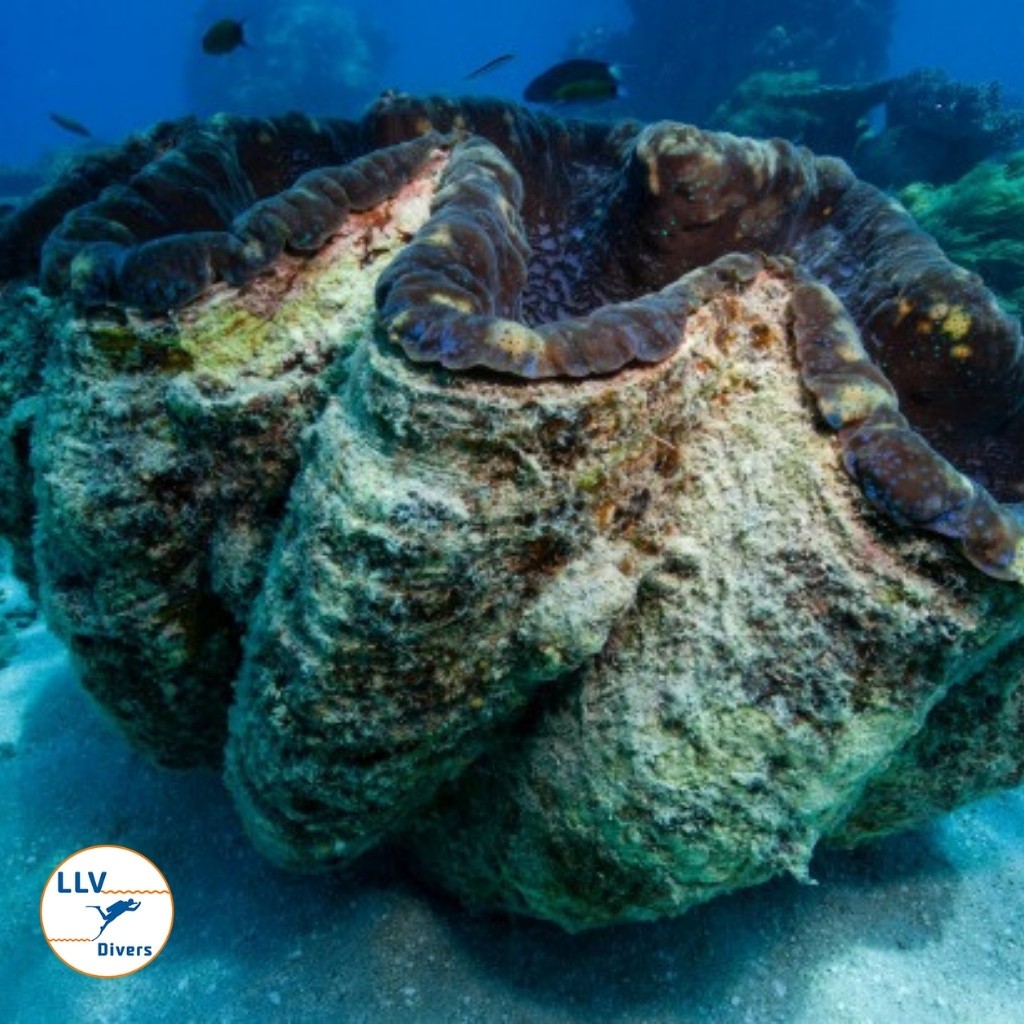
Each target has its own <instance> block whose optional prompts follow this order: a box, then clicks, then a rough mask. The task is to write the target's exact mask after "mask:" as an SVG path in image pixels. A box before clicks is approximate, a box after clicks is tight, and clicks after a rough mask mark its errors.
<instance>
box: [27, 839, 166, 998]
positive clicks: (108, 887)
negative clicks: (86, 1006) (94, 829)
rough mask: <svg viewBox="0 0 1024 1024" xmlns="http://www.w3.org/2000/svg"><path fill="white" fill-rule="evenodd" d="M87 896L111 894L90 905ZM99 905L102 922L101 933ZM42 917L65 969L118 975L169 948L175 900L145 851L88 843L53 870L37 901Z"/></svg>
mask: <svg viewBox="0 0 1024 1024" xmlns="http://www.w3.org/2000/svg"><path fill="white" fill-rule="evenodd" d="M83 896H86V897H87V898H88V896H92V897H93V898H95V897H97V896H100V897H103V896H107V897H114V898H113V899H100V900H98V901H97V902H94V903H87V902H86V901H85V899H83V898H82V897H83ZM94 910H95V911H96V913H97V914H99V916H100V919H101V921H102V924H101V925H100V929H99V931H98V932H97V931H96V917H95V916H94V915H93V913H92V911H94ZM39 922H40V924H41V925H42V928H43V935H44V936H45V937H46V941H47V943H48V944H49V946H50V949H52V950H53V952H54V953H55V954H56V955H57V956H58V957H59V958H60V959H61V960H63V961H64V963H66V964H67V965H68V967H71V968H73V969H74V970H76V971H79V972H81V973H82V974H90V975H92V976H93V977H97V978H119V977H121V976H122V975H125V974H133V973H134V972H135V971H138V970H141V969H142V968H143V967H145V966H146V964H148V963H151V962H152V961H153V960H154V959H155V958H156V957H157V956H158V955H159V953H160V951H161V950H162V949H163V948H164V945H165V943H166V942H167V939H168V937H169V936H170V934H171V927H172V926H173V924H174V900H173V898H172V896H171V890H170V887H169V886H168V885H167V879H166V878H164V876H163V874H162V872H161V871H160V869H159V868H158V867H157V866H156V865H155V864H154V863H153V862H152V861H151V860H149V859H148V858H147V857H144V856H143V855H142V854H141V853H138V852H137V851H136V850H130V849H129V848H128V847H126V846H89V847H86V848H85V849H84V850H79V851H78V852H77V853H73V854H72V855H71V856H70V857H68V858H67V859H66V860H65V861H63V862H62V863H61V864H58V865H57V867H56V868H55V869H54V871H53V874H52V875H50V878H49V880H48V881H47V883H46V886H45V888H44V889H43V896H42V899H41V900H40V901H39ZM112 926H113V927H112ZM108 928H110V929H111V930H110V932H109V933H108V934H106V935H105V934H104V933H105V932H106V931H107V929H108Z"/></svg>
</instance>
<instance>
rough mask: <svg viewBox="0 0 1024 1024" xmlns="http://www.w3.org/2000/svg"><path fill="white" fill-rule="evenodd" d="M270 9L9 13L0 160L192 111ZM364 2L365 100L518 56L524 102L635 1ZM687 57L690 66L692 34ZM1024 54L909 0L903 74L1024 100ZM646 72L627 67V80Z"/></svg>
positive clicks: (24, 158)
mask: <svg viewBox="0 0 1024 1024" xmlns="http://www.w3.org/2000/svg"><path fill="white" fill-rule="evenodd" d="M261 6H262V5H261V4H259V3H258V0H234V2H232V0H218V2H217V3H216V4H215V5H211V4H210V3H207V2H204V0H188V2H184V3H183V2H181V0H148V2H147V3H145V4H124V3H110V2H107V3H103V2H98V3H89V4H83V3H78V2H77V0H34V2H31V3H18V4H14V3H13V2H12V3H8V4H6V5H5V9H4V31H3V32H2V33H0V72H2V81H3V83H4V84H3V89H2V92H0V164H24V163H31V162H34V161H36V160H38V159H39V158H40V157H42V156H43V155H44V154H46V153H47V152H49V151H52V150H54V149H60V148H64V147H67V146H69V145H79V144H80V143H78V142H77V141H76V140H75V139H74V138H73V137H71V136H69V135H67V134H66V133H65V132H63V131H62V130H61V129H60V128H58V127H57V126H55V125H54V124H53V123H52V122H50V120H49V118H48V114H49V113H50V112H51V111H57V112H60V113H62V114H66V115H68V116H70V117H73V118H75V119H77V120H79V121H81V122H82V123H83V124H86V125H88V126H89V127H90V128H91V130H92V131H93V133H94V134H95V135H96V136H97V137H99V138H101V139H104V140H116V139H118V138H120V137H122V136H124V135H125V134H126V133H128V132H131V131H133V130H135V129H138V128H142V127H145V126H147V125H149V124H151V123H152V122H154V121H156V120H159V119H162V118H169V117H177V116H180V115H182V114H185V113H189V112H192V110H193V107H194V104H190V102H189V99H188V91H187V89H186V68H187V67H188V64H189V62H190V61H194V60H195V59H196V57H197V54H198V53H199V39H200V38H201V35H202V30H203V27H204V26H205V25H206V24H208V23H209V20H211V18H210V15H207V17H206V19H205V20H204V18H203V16H202V14H201V12H202V11H211V10H212V11H214V12H215V13H214V15H213V16H214V17H221V16H236V17H242V18H245V17H247V15H248V14H249V13H250V12H251V11H254V10H256V9H257V8H259V7H261ZM296 6H299V5H296ZM324 6H325V7H331V6H332V5H331V4H329V3H328V4H325V5H324ZM335 6H342V7H343V6H346V5H344V4H339V5H335ZM347 6H349V7H353V6H354V7H356V8H358V7H359V6H360V5H359V4H356V5H352V4H349V5H347ZM362 6H363V8H364V10H366V11H367V12H368V13H367V18H368V20H369V22H370V23H371V24H372V25H373V26H374V28H376V29H377V30H378V31H379V32H380V33H382V35H383V38H384V42H385V54H384V56H383V58H382V59H380V60H379V61H376V62H375V64H374V69H373V75H372V77H371V79H370V80H368V81H367V82H366V83H365V91H366V93H367V94H368V95H372V94H373V93H374V92H375V91H377V90H379V89H383V88H386V87H397V88H401V89H405V90H408V91H433V90H438V89H443V90H448V91H457V90H458V89H459V87H460V85H461V84H462V83H461V81H460V78H461V75H462V74H464V73H465V72H466V71H469V70H471V69H472V68H473V67H475V66H477V65H479V64H481V63H483V62H484V61H486V60H488V59H489V58H491V57H493V56H496V55H497V54H499V53H503V52H507V51H513V52H515V53H516V54H517V60H516V61H515V62H514V63H513V64H511V65H509V66H507V67H506V68H504V69H502V70H501V71H499V72H497V73H495V74H494V75H493V76H490V77H488V78H486V79H485V80H483V81H482V82H481V83H480V85H479V88H485V89H486V90H487V91H490V92H493V93H497V94H499V95H506V96H509V97H516V98H518V97H519V96H520V95H521V92H522V88H523V86H524V85H525V84H526V82H527V81H528V80H529V78H531V77H532V76H533V75H534V74H536V73H538V72H539V71H541V70H543V69H544V68H545V67H546V66H547V65H549V64H551V63H553V62H554V61H556V60H558V59H560V58H561V57H563V56H565V55H566V54H567V52H568V51H569V47H570V45H571V42H572V40H573V38H574V37H575V36H576V35H578V34H579V33H581V32H585V31H588V30H594V29H599V30H600V29H603V30H606V31H609V32H614V31H615V30H617V29H620V28H623V27H624V26H626V25H627V24H628V22H629V14H628V11H627V9H626V4H625V0H588V2H587V3H582V2H581V0H517V2H516V3H515V4H514V6H513V7H512V8H510V9H509V10H510V13H509V14H508V15H499V14H498V13H497V11H498V8H497V7H496V6H494V5H489V4H481V3H478V2H471V0H463V2H461V3H460V2H448V3H432V4H425V3H423V2H421V0H391V2H390V3H388V4H386V5H385V4H373V3H368V2H367V0H362ZM264 27H265V26H263V25H261V24H260V18H259V16H258V14H253V15H252V17H251V19H250V21H249V25H248V29H247V30H248V31H249V33H250V35H251V36H252V39H253V46H254V47H256V46H258V45H260V44H259V42H258V40H259V38H260V33H261V31H262V30H263V28H264ZM679 49H680V51H681V52H680V60H682V61H685V60H686V59H687V55H686V52H685V49H686V40H685V38H683V39H680V40H679ZM1022 49H1024V7H1022V6H1021V5H1020V4H1019V3H1018V2H1016V0H974V2H973V3H970V4H968V3H963V2H957V0H902V3H901V4H900V7H899V11H898V14H897V19H896V23H895V26H894V32H893V37H892V44H891V48H890V55H891V66H892V69H893V70H895V71H905V70H909V69H912V68H916V67H922V66H941V67H943V68H945V69H946V70H947V71H949V72H950V74H952V75H953V76H954V77H958V78H962V79H964V80H966V81H984V80H988V79H991V78H998V79H999V80H1000V81H1001V82H1002V83H1003V85H1004V88H1005V90H1006V91H1007V93H1009V94H1016V95H1019V96H1024V62H1022V61H1021V57H1020V55H1021V52H1022ZM252 56H253V54H252V53H247V52H246V51H244V50H243V51H239V52H237V53H235V54H232V55H231V56H230V57H228V58H220V60H227V61H235V62H236V64H235V66H236V67H239V68H243V67H244V62H245V61H246V60H248V59H250V58H251V57H252ZM612 56H614V55H612ZM208 59H209V60H217V58H208ZM650 70H651V69H650V68H645V67H644V66H643V65H642V64H641V65H640V66H631V67H630V68H628V69H626V71H627V78H633V79H636V78H639V77H642V76H643V75H644V74H646V73H649V71H650ZM327 106H328V107H329V106H330V104H329V103H328V104H327ZM202 112H205V111H202ZM338 113H343V114H351V113H356V111H354V110H339V111H338Z"/></svg>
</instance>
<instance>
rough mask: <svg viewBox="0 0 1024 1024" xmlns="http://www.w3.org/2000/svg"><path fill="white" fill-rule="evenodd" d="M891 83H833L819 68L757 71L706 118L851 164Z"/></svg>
mask: <svg viewBox="0 0 1024 1024" xmlns="http://www.w3.org/2000/svg"><path fill="white" fill-rule="evenodd" d="M892 84H893V83H892V80H890V79H885V80H882V81H878V82H860V83H856V84H850V85H829V84H826V83H824V82H822V81H821V77H820V75H819V73H818V72H817V71H816V70H813V69H811V70H807V71H759V72H756V73H754V74H752V75H748V76H747V77H746V78H745V79H743V81H742V82H740V83H739V85H737V87H736V89H735V90H734V91H733V93H732V95H730V96H729V97H728V98H727V99H726V100H725V101H724V102H723V103H720V104H719V105H718V107H717V108H716V109H715V111H714V113H713V114H712V115H711V116H710V118H709V119H708V125H709V126H710V127H712V128H716V129H718V130H720V131H727V132H732V133H733V134H735V135H752V136H755V137H757V138H771V137H773V136H776V135H780V136H782V138H784V139H789V141H790V142H798V143H800V144H801V145H804V146H807V147H808V148H809V149H813V150H814V151H815V152H816V153H828V154H829V155H831V156H839V157H842V158H843V159H844V160H848V159H850V158H851V157H852V156H853V153H854V150H855V149H856V146H857V142H858V140H859V139H860V137H861V136H862V135H863V134H864V131H865V121H866V118H867V116H868V114H869V113H870V112H871V110H872V109H873V108H874V107H877V106H879V105H880V104H883V103H885V101H886V99H887V98H888V95H889V91H890V89H891V88H892Z"/></svg>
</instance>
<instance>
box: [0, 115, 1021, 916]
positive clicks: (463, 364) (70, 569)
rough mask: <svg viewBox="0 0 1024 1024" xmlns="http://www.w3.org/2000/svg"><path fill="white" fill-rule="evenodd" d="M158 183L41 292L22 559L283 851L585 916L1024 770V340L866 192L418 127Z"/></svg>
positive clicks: (115, 688)
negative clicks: (374, 863) (217, 767)
mask: <svg viewBox="0 0 1024 1024" xmlns="http://www.w3.org/2000/svg"><path fill="white" fill-rule="evenodd" d="M114 178H115V179H116V180H112V181H110V182H109V183H108V186H107V187H106V189H105V190H104V191H103V192H102V193H100V194H97V195H95V196H94V197H92V198H91V199H90V200H89V201H85V202H76V201H74V200H69V201H67V202H66V203H65V208H64V216H63V219H62V220H61V221H60V223H59V224H55V225H54V226H53V227H52V230H50V231H49V232H48V233H47V234H46V235H45V237H44V238H39V239H37V240H36V242H35V249H34V252H35V257H34V260H30V261H29V260H27V261H26V262H25V263H24V264H22V263H18V264H16V265H15V266H16V267H17V268H19V269H18V271H17V272H16V273H15V272H9V273H8V277H9V278H10V279H9V280H8V282H7V284H6V285H5V288H4V292H3V295H2V303H0V316H2V317H3V318H4V330H3V332H2V335H0V336H2V337H3V338H4V339H5V340H4V344H3V347H2V348H0V385H2V386H0V430H2V433H0V441H2V447H0V486H2V488H3V502H2V503H0V507H3V508H5V509H11V510H13V511H12V512H10V513H8V514H7V517H6V518H5V520H4V522H3V529H4V530H5V531H7V532H8V533H9V534H10V535H11V536H12V538H13V540H14V542H15V545H16V550H17V551H18V552H20V563H21V565H22V567H23V569H26V570H29V571H31V572H33V573H35V575H36V586H37V588H38V591H39V594H40V597H41V602H42V607H43V609H44V612H45V614H46V615H47V617H48V619H49V621H50V623H51V624H52V626H53V627H54V628H55V629H56V630H57V632H58V633H59V634H60V635H61V636H63V637H64V638H65V639H66V640H67V641H68V643H69V645H70V647H71V649H72V651H73V652H74V654H75V657H76V659H77V662H78V664H79V666H80V670H81V675H82V680H83V683H84V684H85V686H86V687H87V688H88V689H89V690H90V692H91V693H93V695H94V696H95V697H96V698H97V699H98V700H99V701H100V702H101V703H102V704H103V705H104V706H105V707H106V708H107V709H108V710H109V711H110V713H111V714H112V715H113V717H114V718H115V720H117V722H118V723H119V724H120V726H121V727H122V729H123V730H124V731H125V732H126V733H127V735H129V736H130V737H131V739H132V740H133V742H134V743H135V744H136V745H137V746H139V747H140V748H141V749H143V750H145V751H147V752H148V753H149V754H151V755H152V756H153V757H155V758H156V759H158V760H160V761H162V762H164V763H167V764H176V765H188V764H197V763H218V762H220V761H221V760H222V759H223V762H224V765H225V771H226V778H227V782H228V785H229V786H230V788H231V790H232V792H233V794H234V796H235V799H236V803H237V806H238V808H239V811H240V813H241V816H242V819H243V821H244V822H245V825H246V827H247V829H248V831H249V833H250V835H251V836H252V838H253V841H254V843H255V844H256V846H257V847H258V848H259V849H261V850H262V851H263V852H265V853H266V854H267V855H269V856H271V857H272V858H274V859H275V860H276V861H278V862H280V863H283V864H286V865H290V866H294V867H300V868H309V867H317V866H325V865H332V864H337V863H344V862H345V861H347V860H350V859H351V858H353V857H355V856H358V855H359V854H361V853H362V852H364V851H366V850H368V849H370V848H371V847H373V846H374V845H375V844H377V843H379V842H381V841H384V840H393V841H397V842H400V843H402V844H404V845H405V846H406V847H407V848H408V850H409V851H410V852H411V855H412V856H413V857H414V858H415V861H416V863H417V864H418V865H419V866H420V868H421V869H422V871H423V872H424V873H425V874H427V875H429V876H430V877H432V878H434V879H436V880H438V881H439V883H440V884H442V885H444V886H445V887H447V888H449V889H450V890H452V891H454V892H455V893H457V894H458V895H459V896H460V897H461V898H462V899H464V900H465V901H466V902H467V903H470V904H473V905H477V906H501V907H505V908H509V909H512V910H515V911H519V912H523V913H528V914H532V915H535V916H539V917H543V918H547V919H550V920H553V921H557V922H559V923H560V924H562V925H563V926H565V927H567V928H570V929H579V928H584V927H591V926H595V925H600V924H607V923H611V922H615V921H624V920H641V919H651V918H655V917H658V916H663V915H668V914H677V913H680V912H682V911H684V910H685V909H687V908H688V907H690V906H693V905H694V904H695V903H698V902H700V901H702V900H706V899H709V898H711V897H713V896H714V895H716V894H718V893H722V892H727V891H730V890H733V889H736V888H739V887H742V886H748V885H752V884H756V883H757V882H760V881H763V880H765V879H767V878H769V877H771V876H772V875H774V874H777V873H779V872H783V871H788V872H791V873H793V874H795V875H797V876H798V877H805V876H806V873H807V865H808V862H809V859H810V856H811V853H812V851H813V849H814V848H815V846H816V845H817V844H818V843H820V842H827V841H836V842H858V841H861V840H863V839H866V838H870V837H872V836H874V835H878V834H881V833H884V832H887V831H892V830H894V829H898V828H904V827H907V826H909V825H912V824H915V823H917V822H919V821H921V820H923V819H924V818H926V817H927V816H928V815H930V814H933V813H936V812H937V811H938V810H941V809H944V808H947V807H950V806H953V805H955V804H957V803H960V802H963V801H965V800H968V799H971V798H973V797H975V796H978V795H980V794H982V793H984V792H987V791H990V790H992V789H994V788H997V787H1000V786H1005V785H1010V784H1012V783H1013V782H1015V781H1017V780H1019V779H1020V777H1021V774H1022V770H1024V747H1022V746H1021V743H1020V735H1021V731H1020V728H1019V725H1020V720H1021V716H1022V715H1024V686H1022V681H1024V639H1022V637H1024V587H1022V586H1021V585H1020V584H1021V583H1022V582H1024V540H1022V538H1024V527H1022V523H1021V519H1020V516H1019V505H1020V502H1021V501H1022V495H1024V480H1022V478H1021V466H1022V464H1024V463H1022V460H1021V458H1020V454H1021V446H1022V440H1024V413H1022V402H1021V396H1022V394H1024V391H1022V375H1024V352H1022V344H1021V337H1020V331H1019V327H1018V325H1017V324H1016V323H1015V322H1014V321H1012V320H1010V319H1009V318H1008V317H1007V316H1006V315H1005V314H1004V313H1003V312H1002V311H1001V310H1000V308H999V306H998V304H997V303H996V301H995V299H994V298H993V296H992V295H991V294H990V293H989V292H988V291H987V290H986V289H985V287H984V286H983V284H982V283H981V281H980V279H979V278H977V277H975V276H974V275H972V274H970V273H968V272H967V271H965V270H962V269H960V268H959V267H957V266H956V265H954V264H952V263H950V262H949V261H948V260H947V259H946V257H945V256H944V255H943V254H942V252H941V250H940V249H939V248H938V246H937V245H936V244H935V243H934V241H932V240H931V239H930V238H929V237H928V236H927V235H925V234H924V233H923V232H922V231H921V230H920V229H919V228H917V227H916V225H915V224H914V222H913V221H912V220H911V219H910V217H909V216H908V215H907V213H906V212H905V211H904V210H903V208H902V207H900V206H899V204H897V203H895V202H894V201H893V200H891V199H889V198H887V197H886V196H884V195H883V194H882V193H880V192H879V191H878V190H876V189H874V188H873V187H872V186H869V185H866V184H864V183H863V182H860V181H858V180H857V179H856V178H855V177H854V176H853V174H852V173H851V172H850V170H849V168H848V167H847V166H846V165H845V164H843V163H842V162H840V161H837V160H834V159H830V158H821V157H815V156H813V155H812V154H811V153H810V152H809V151H807V150H804V149H798V148H796V147H794V146H792V145H790V144H789V143H786V142H782V141H780V140H774V141H772V142H758V141H755V140H752V139H740V138H736V137H734V136H729V135H719V134H715V133H712V132H704V131H700V130H698V129H696V128H693V127H691V126H688V125H682V124H676V123H671V122H661V123H656V124H652V125H646V126H645V125H641V124H639V123H637V122H631V121H630V122H622V123H618V124H592V123H586V122H581V121H560V120H557V119H554V118H551V117H547V116H543V115H537V114H532V113H529V112H527V111H525V110H522V109H520V108H517V107H515V106H513V105H509V104H503V103H499V102H497V101H484V100H477V101H463V102H456V101H452V100H441V99H433V100H417V99H413V98H409V97H403V96H395V95H391V96H386V97H384V98H382V99H381V100H380V101H379V102H378V103H377V104H376V105H375V106H374V107H373V108H372V109H371V110H370V111H369V112H368V114H367V115H366V116H365V117H364V118H363V120H362V121H360V122H345V121H316V120H313V119H310V118H300V117H297V116H293V117H289V118H277V119H255V118H240V117H234V118H224V117H220V118H215V119H211V120H209V121H201V122H197V123H196V124H194V125H192V126H191V127H190V128H189V129H188V130H186V131H184V132H182V133H181V134H180V136H175V139H174V143H173V145H171V146H169V147H168V148H167V149H166V150H165V151H164V152H163V153H162V154H161V155H159V156H157V157H155V158H154V159H153V160H151V161H149V162H148V163H146V165H145V166H144V167H142V168H141V169H139V170H131V169H130V168H125V169H124V170H123V171H119V172H118V173H117V174H116V175H114ZM37 201H38V202H43V199H42V198H39V199H38V200H37ZM50 202H51V205H52V204H53V203H57V204H58V205H59V203H58V201H57V200H50ZM23 216H28V214H24V215H23ZM4 232H5V225H4V224H0V246H3V245H4V244H8V245H10V244H11V243H10V241H9V239H5V236H4ZM33 237H35V236H33ZM33 524H34V525H33ZM992 750H998V751H999V756H998V757H989V756H987V753H988V752H990V751H992Z"/></svg>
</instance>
